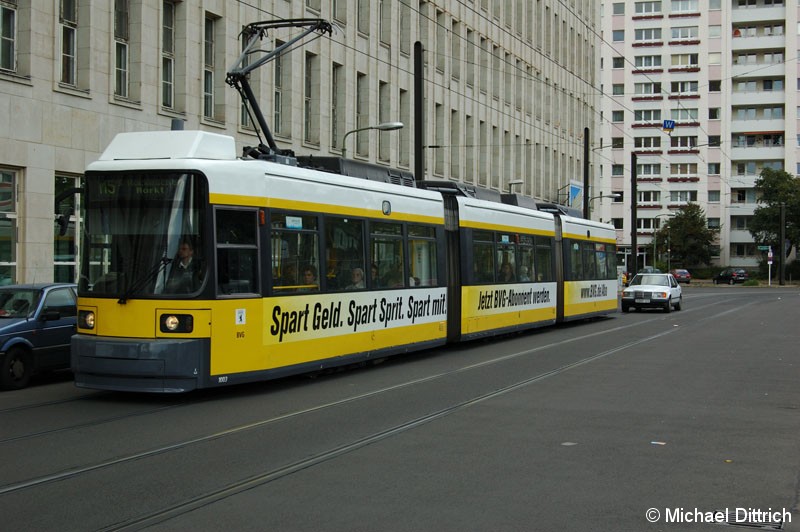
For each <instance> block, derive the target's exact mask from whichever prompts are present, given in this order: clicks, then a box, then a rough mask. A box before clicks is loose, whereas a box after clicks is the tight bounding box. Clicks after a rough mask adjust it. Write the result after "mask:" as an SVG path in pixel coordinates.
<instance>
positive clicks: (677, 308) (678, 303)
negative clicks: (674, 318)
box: [675, 298, 683, 310]
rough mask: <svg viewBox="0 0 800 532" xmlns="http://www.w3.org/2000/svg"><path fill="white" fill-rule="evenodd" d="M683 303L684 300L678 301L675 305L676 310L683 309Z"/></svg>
mask: <svg viewBox="0 0 800 532" xmlns="http://www.w3.org/2000/svg"><path fill="white" fill-rule="evenodd" d="M681 301H683V298H680V299H678V302H677V303H675V310H680V309H681Z"/></svg>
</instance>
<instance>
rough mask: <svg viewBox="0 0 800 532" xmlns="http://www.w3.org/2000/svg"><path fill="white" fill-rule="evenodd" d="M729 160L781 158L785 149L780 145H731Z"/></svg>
mask: <svg viewBox="0 0 800 532" xmlns="http://www.w3.org/2000/svg"><path fill="white" fill-rule="evenodd" d="M730 155H731V160H734V161H769V160H777V159H783V158H784V156H785V150H784V147H783V146H782V145H780V146H763V145H760V146H759V145H758V144H756V145H755V146H744V147H742V146H736V145H733V146H732V147H731V153H730Z"/></svg>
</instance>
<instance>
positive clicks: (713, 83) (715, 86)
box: [708, 79, 722, 92]
mask: <svg viewBox="0 0 800 532" xmlns="http://www.w3.org/2000/svg"><path fill="white" fill-rule="evenodd" d="M721 90H722V81H721V80H718V79H712V80H709V82H708V92H720V91H721Z"/></svg>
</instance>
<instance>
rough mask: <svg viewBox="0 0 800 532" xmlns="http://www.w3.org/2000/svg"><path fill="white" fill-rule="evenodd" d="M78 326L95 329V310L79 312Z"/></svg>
mask: <svg viewBox="0 0 800 532" xmlns="http://www.w3.org/2000/svg"><path fill="white" fill-rule="evenodd" d="M78 326H79V327H80V328H81V329H94V312H92V311H91V310H81V311H80V312H78Z"/></svg>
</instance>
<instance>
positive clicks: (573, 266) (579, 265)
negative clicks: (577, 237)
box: [565, 240, 583, 281]
mask: <svg viewBox="0 0 800 532" xmlns="http://www.w3.org/2000/svg"><path fill="white" fill-rule="evenodd" d="M565 243H566V249H567V251H566V254H567V255H568V257H567V268H566V272H567V280H568V281H580V280H582V279H583V260H581V244H580V242H576V241H574V240H566V241H565Z"/></svg>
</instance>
